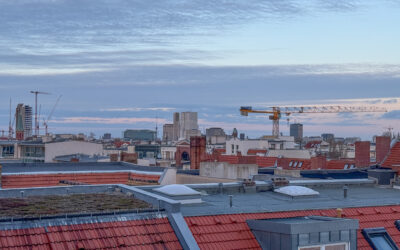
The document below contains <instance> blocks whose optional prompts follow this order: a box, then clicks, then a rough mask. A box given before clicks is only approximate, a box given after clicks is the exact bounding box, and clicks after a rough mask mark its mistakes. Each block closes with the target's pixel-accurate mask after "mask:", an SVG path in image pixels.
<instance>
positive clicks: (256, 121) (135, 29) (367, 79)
mask: <svg viewBox="0 0 400 250" xmlns="http://www.w3.org/2000/svg"><path fill="white" fill-rule="evenodd" d="M399 11H400V1H395V0H381V1H351V0H349V1H340V0H337V1H323V0H320V1H319V0H312V1H296V0H291V1H285V0H270V1H260V0H247V1H239V0H202V1H200V0H199V1H196V0H192V1H188V0H176V1H156V2H154V1H150V2H149V1H145V0H132V1H128V0H112V1H111V0H107V1H106V0H98V1H89V0H80V1H78V0H14V1H8V0H0V58H1V60H0V130H1V129H5V130H7V126H8V102H9V98H10V97H11V98H12V99H13V109H14V108H15V105H16V104H17V103H19V102H24V103H27V104H31V105H32V104H33V96H32V94H30V93H29V91H30V90H36V89H38V90H41V91H47V92H51V93H52V95H49V96H40V103H41V104H42V114H43V116H44V117H46V116H47V115H48V113H49V112H50V110H51V108H52V106H53V105H54V103H55V101H56V99H57V97H58V95H62V98H61V100H60V103H59V105H58V107H57V109H56V112H55V113H54V116H53V117H52V120H51V121H50V124H49V128H50V130H51V131H52V132H57V133H61V132H85V133H89V132H94V133H95V134H96V135H98V136H99V135H101V134H102V133H104V132H111V133H112V134H113V135H114V136H119V135H120V134H121V131H122V130H124V129H126V128H154V127H155V122H156V119H155V117H158V122H159V123H160V124H162V123H164V122H169V121H171V118H172V113H173V112H175V111H187V110H190V111H197V112H199V119H200V127H201V128H202V129H204V128H206V127H209V126H221V127H223V128H225V129H226V131H227V132H229V133H230V132H231V131H232V128H233V127H237V128H238V129H239V131H241V132H245V133H247V134H248V135H250V136H253V137H255V136H260V135H264V134H270V133H271V132H270V131H271V122H270V121H269V120H267V118H266V117H263V116H249V117H241V116H240V115H239V112H238V109H239V107H240V106H243V105H253V106H255V107H260V108H262V107H269V106H274V105H282V106H285V105H314V104H318V105H324V104H327V105H328V104H329V105H364V106H365V105H376V106H380V107H385V108H387V109H388V110H389V112H388V113H385V114H379V113H374V114H358V113H357V114H356V113H354V114H350V115H349V114H348V115H342V114H336V115H335V114H333V115H312V116H311V115H301V116H300V115H298V116H293V117H291V122H293V121H296V122H302V123H304V124H305V127H304V128H305V134H306V135H318V134H320V133H324V132H333V133H335V134H337V135H339V136H360V137H362V138H364V139H370V137H371V136H372V135H374V134H380V133H382V132H383V131H384V130H385V129H386V128H387V127H393V128H394V130H395V131H399V130H400V122H399V119H400V99H399V97H400V50H399V48H398V44H400V32H399V29H398V27H397V26H398V24H399V23H400V15H399V14H398V13H399ZM281 130H282V131H283V132H284V133H287V131H288V127H287V125H286V122H285V121H282V126H281Z"/></svg>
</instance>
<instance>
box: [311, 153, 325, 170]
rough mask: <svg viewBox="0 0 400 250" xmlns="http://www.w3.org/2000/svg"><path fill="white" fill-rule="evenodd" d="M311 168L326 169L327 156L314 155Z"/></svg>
mask: <svg viewBox="0 0 400 250" xmlns="http://www.w3.org/2000/svg"><path fill="white" fill-rule="evenodd" d="M311 169H326V157H325V156H322V155H318V156H315V157H312V158H311Z"/></svg>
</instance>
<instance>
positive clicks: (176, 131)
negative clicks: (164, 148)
mask: <svg viewBox="0 0 400 250" xmlns="http://www.w3.org/2000/svg"><path fill="white" fill-rule="evenodd" d="M172 140H173V141H178V140H179V113H178V112H175V113H174V117H173V131H172Z"/></svg>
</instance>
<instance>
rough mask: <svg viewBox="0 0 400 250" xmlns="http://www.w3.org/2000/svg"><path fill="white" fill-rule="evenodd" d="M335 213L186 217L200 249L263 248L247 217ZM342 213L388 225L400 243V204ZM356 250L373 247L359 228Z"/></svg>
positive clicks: (370, 224) (366, 224) (368, 224)
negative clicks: (397, 222)
mask: <svg viewBox="0 0 400 250" xmlns="http://www.w3.org/2000/svg"><path fill="white" fill-rule="evenodd" d="M308 215H318V216H331V217H334V216H336V210H335V209H327V210H308V211H304V210H302V211H288V212H273V213H253V214H229V215H213V216H195V217H186V218H185V220H186V222H187V223H188V226H189V228H190V230H191V231H192V233H193V236H194V238H195V240H196V241H197V243H198V244H199V247H200V248H201V249H216V250H220V249H260V246H259V244H258V242H257V240H256V238H255V237H254V235H253V234H252V232H251V230H250V228H249V227H248V226H247V223H246V220H250V219H272V218H285V217H296V216H308ZM343 216H344V217H346V218H352V219H358V220H359V223H360V229H363V228H374V227H385V228H386V230H387V232H388V233H389V235H390V236H391V237H392V238H393V240H394V241H395V242H396V244H397V245H400V231H399V230H398V229H397V228H396V227H395V224H394V222H395V220H400V205H397V206H382V207H362V208H345V209H343ZM357 242H358V243H357V245H358V247H357V249H361V250H366V249H371V247H370V246H369V244H368V242H367V241H366V240H365V239H364V236H362V234H361V230H358V231H357Z"/></svg>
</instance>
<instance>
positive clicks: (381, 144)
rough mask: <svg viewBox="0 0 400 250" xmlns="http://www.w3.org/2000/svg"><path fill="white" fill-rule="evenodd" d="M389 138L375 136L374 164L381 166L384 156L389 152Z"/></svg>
mask: <svg viewBox="0 0 400 250" xmlns="http://www.w3.org/2000/svg"><path fill="white" fill-rule="evenodd" d="M390 141H391V140H390V137H389V136H377V137H376V146H375V151H376V164H381V163H382V162H383V160H384V159H385V157H386V155H387V154H388V153H389V151H390Z"/></svg>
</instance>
